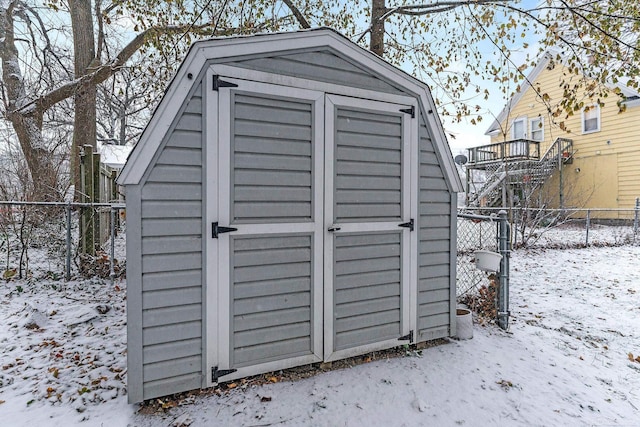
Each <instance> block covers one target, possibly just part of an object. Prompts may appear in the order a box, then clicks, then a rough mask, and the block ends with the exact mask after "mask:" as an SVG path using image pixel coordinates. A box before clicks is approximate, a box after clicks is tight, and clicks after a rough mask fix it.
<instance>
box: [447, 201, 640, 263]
mask: <svg viewBox="0 0 640 427" xmlns="http://www.w3.org/2000/svg"><path fill="white" fill-rule="evenodd" d="M499 210H505V211H507V213H508V217H509V223H510V224H511V228H512V234H511V244H512V247H513V248H523V247H525V248H548V249H550V248H556V249H561V248H581V247H590V246H621V245H629V244H631V245H639V244H640V199H636V204H635V207H634V208H618V209H610V208H591V209H576V208H565V209H541V208H496V209H493V208H464V211H461V212H459V213H463V212H464V213H465V214H475V215H481V214H483V215H487V214H489V215H490V216H492V215H496V214H497V213H498V211H499ZM459 233H460V231H459ZM460 245H461V241H460V238H458V251H460Z"/></svg>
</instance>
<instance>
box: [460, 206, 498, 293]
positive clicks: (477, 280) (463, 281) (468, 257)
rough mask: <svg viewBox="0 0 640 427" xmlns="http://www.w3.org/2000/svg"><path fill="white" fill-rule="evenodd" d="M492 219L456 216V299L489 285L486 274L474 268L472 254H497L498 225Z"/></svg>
mask: <svg viewBox="0 0 640 427" xmlns="http://www.w3.org/2000/svg"><path fill="white" fill-rule="evenodd" d="M494 219H497V217H495V216H493V217H491V216H481V215H465V214H462V213H459V214H458V253H457V272H456V282H457V289H456V295H457V297H458V298H460V297H462V296H463V295H466V294H468V293H469V292H473V291H475V290H476V289H478V288H479V287H481V286H482V285H488V284H489V275H488V274H487V272H485V271H481V270H478V269H477V268H476V264H475V255H474V254H475V252H476V251H478V250H487V251H492V252H498V223H497V222H496V221H494Z"/></svg>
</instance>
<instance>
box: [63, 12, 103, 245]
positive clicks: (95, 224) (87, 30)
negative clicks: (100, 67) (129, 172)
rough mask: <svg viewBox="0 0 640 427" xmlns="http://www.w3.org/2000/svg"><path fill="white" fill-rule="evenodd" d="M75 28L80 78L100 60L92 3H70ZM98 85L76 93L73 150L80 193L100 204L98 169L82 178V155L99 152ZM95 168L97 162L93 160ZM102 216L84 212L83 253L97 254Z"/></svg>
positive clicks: (85, 86) (87, 170)
mask: <svg viewBox="0 0 640 427" xmlns="http://www.w3.org/2000/svg"><path fill="white" fill-rule="evenodd" d="M69 9H70V11H71V27H72V30H73V49H74V50H73V51H74V73H75V77H76V79H78V78H80V77H82V76H84V75H86V74H88V73H90V72H91V71H92V70H91V67H92V65H95V64H96V63H97V61H96V46H95V37H94V33H93V15H92V11H91V0H70V1H69ZM96 92H97V89H96V84H95V83H92V82H87V83H85V84H83V85H81V86H80V87H79V88H78V91H77V92H76V93H75V94H74V96H73V100H74V104H75V108H74V110H75V116H74V123H73V125H74V128H73V149H72V151H71V168H72V176H73V182H74V184H75V188H76V194H77V195H79V199H80V200H81V201H82V202H85V203H97V202H99V201H100V195H99V194H98V192H96V191H94V189H95V188H96V185H97V183H96V182H94V181H95V177H96V174H95V173H94V168H93V167H91V168H89V167H86V168H84V170H83V172H84V176H81V175H80V173H81V168H80V166H79V161H80V152H81V150H82V148H83V147H84V153H85V155H86V156H87V158H88V159H92V158H93V153H94V152H95V151H96ZM91 164H92V165H93V161H92V160H91ZM99 226H100V224H99V215H97V214H95V212H94V210H93V209H83V210H82V215H81V224H80V242H81V249H82V252H84V253H86V254H89V255H93V254H94V253H95V250H96V248H97V247H98V246H99V245H100V241H99V240H100V239H99V238H97V236H99V235H100V233H99V232H98V230H99Z"/></svg>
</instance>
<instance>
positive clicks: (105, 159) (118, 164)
mask: <svg viewBox="0 0 640 427" xmlns="http://www.w3.org/2000/svg"><path fill="white" fill-rule="evenodd" d="M131 150H133V146H130V145H113V144H104V143H98V152H99V153H100V163H102V164H104V165H107V166H109V167H110V168H113V169H122V168H123V166H124V164H125V163H126V162H127V157H129V153H131Z"/></svg>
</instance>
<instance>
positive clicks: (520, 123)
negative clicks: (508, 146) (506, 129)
mask: <svg viewBox="0 0 640 427" xmlns="http://www.w3.org/2000/svg"><path fill="white" fill-rule="evenodd" d="M511 137H512V139H525V138H526V137H527V118H526V117H523V118H520V119H515V120H514V121H513V124H512V125H511Z"/></svg>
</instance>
